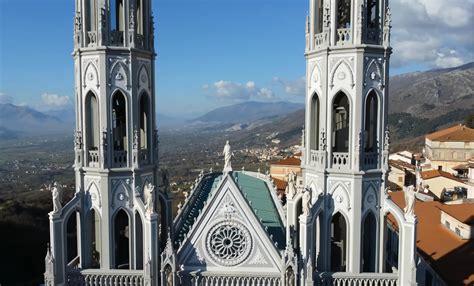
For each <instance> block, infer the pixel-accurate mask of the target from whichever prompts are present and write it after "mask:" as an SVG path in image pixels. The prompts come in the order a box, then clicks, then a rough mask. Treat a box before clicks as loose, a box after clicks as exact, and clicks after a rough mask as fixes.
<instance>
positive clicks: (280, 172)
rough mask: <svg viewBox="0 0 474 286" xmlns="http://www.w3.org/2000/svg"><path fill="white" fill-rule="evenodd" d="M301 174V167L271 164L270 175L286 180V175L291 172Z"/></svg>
mask: <svg viewBox="0 0 474 286" xmlns="http://www.w3.org/2000/svg"><path fill="white" fill-rule="evenodd" d="M291 171H293V172H295V174H296V175H298V176H301V167H300V166H292V165H270V175H271V176H272V178H276V179H280V180H283V181H285V182H286V176H287V175H288V174H289V173H290V172H291Z"/></svg>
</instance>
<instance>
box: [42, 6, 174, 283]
mask: <svg viewBox="0 0 474 286" xmlns="http://www.w3.org/2000/svg"><path fill="white" fill-rule="evenodd" d="M151 4H152V1H151V0H75V5H76V6H75V7H76V15H75V17H74V52H73V57H74V63H75V98H76V133H75V166H74V168H75V174H76V194H75V196H74V198H73V199H72V200H71V201H70V202H68V203H67V204H66V205H65V206H64V207H63V208H61V209H59V211H56V212H52V213H50V222H51V227H50V228H51V243H50V249H49V252H48V253H49V254H48V256H49V258H48V259H49V260H50V263H49V266H48V261H47V267H46V268H47V271H46V273H45V278H46V284H47V285H53V284H54V285H65V284H74V283H79V282H78V281H86V283H87V281H88V279H89V280H90V279H94V281H99V282H100V283H101V285H113V284H114V283H115V282H114V281H115V280H114V279H120V281H123V282H125V284H127V285H128V284H131V283H137V285H145V284H146V285H157V283H158V279H159V278H158V275H159V273H158V270H157V269H159V260H158V258H159V253H160V247H162V245H161V241H163V242H164V240H162V238H166V237H167V234H166V233H165V232H166V230H167V229H168V228H169V227H170V225H169V222H170V221H171V213H170V212H169V211H170V208H169V207H168V205H169V204H170V200H169V199H168V196H167V193H166V192H164V191H163V189H166V188H160V184H159V175H158V136H157V130H156V122H155V120H156V118H155V84H154V72H155V65H154V59H155V52H154V35H153V32H154V24H153V17H152V12H151V9H152V7H151ZM71 217H73V218H71ZM71 220H72V222H71ZM74 233H75V234H76V239H71V236H72V235H73V234H74ZM71 244H72V245H73V246H71ZM48 259H47V260H48ZM48 269H49V272H48ZM117 281H118V280H117ZM109 282H110V283H109ZM104 283H105V284H104ZM139 283H143V284H139ZM150 283H151V284H150Z"/></svg>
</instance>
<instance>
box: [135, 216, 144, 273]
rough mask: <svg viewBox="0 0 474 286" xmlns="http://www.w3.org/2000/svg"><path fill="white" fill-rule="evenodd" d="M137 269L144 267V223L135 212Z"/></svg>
mask: <svg viewBox="0 0 474 286" xmlns="http://www.w3.org/2000/svg"><path fill="white" fill-rule="evenodd" d="M135 269H137V270H142V269H143V224H142V218H141V216H140V214H139V213H138V212H135Z"/></svg>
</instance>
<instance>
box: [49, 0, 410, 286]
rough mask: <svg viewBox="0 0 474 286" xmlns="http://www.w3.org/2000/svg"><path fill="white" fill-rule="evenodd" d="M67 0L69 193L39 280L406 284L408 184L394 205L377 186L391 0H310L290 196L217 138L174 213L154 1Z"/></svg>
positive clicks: (384, 137) (53, 218) (383, 153)
mask: <svg viewBox="0 0 474 286" xmlns="http://www.w3.org/2000/svg"><path fill="white" fill-rule="evenodd" d="M75 2H76V15H75V30H74V53H73V56H74V62H75V93H76V109H77V112H76V133H75V165H74V166H75V167H74V168H75V177H76V193H75V195H74V197H73V199H72V200H71V201H69V202H67V204H65V205H64V206H62V205H61V201H60V200H59V199H55V200H54V206H55V207H54V210H53V211H52V212H51V213H50V214H49V217H50V244H49V246H48V251H47V255H46V259H45V266H46V271H45V284H46V285H349V284H350V285H380V286H385V285H387V286H388V285H415V284H416V282H415V274H414V273H415V268H416V267H415V238H416V237H415V236H416V217H415V216H414V215H413V212H412V209H413V205H412V204H410V202H412V200H410V198H408V199H407V203H408V205H407V208H406V210H405V211H403V210H401V209H400V208H398V207H397V206H396V205H395V204H394V203H393V202H392V201H391V200H390V195H389V192H388V189H387V186H386V184H387V175H388V145H389V133H388V131H387V129H386V126H387V104H388V100H387V96H388V69H389V60H390V54H391V48H390V28H391V27H390V25H391V15H390V9H389V7H388V1H387V0H367V1H360V0H311V1H310V13H309V16H308V19H307V26H306V61H307V70H306V74H307V87H306V119H305V120H306V123H305V126H306V132H305V135H304V136H303V140H302V154H303V155H302V169H303V174H302V178H297V177H296V175H295V174H294V173H290V174H288V179H287V181H288V183H289V184H288V188H287V190H286V198H287V203H286V205H283V204H282V202H281V201H280V199H279V198H278V197H277V190H276V187H275V185H274V183H273V181H272V179H271V178H270V176H268V175H265V174H261V173H260V172H249V171H245V170H242V171H235V170H233V169H232V166H231V159H232V150H231V147H230V144H229V142H227V144H226V146H225V148H224V151H223V154H224V163H225V164H224V168H223V170H222V171H217V172H215V171H212V170H210V171H209V172H207V173H205V172H201V174H200V175H199V176H198V178H196V180H195V182H194V185H193V187H192V189H191V191H190V193H189V194H188V195H187V196H186V198H185V201H184V203H183V204H180V205H179V206H178V213H177V215H176V217H174V218H173V217H172V213H171V202H172V200H173V195H172V193H171V192H170V191H169V181H168V174H167V173H166V172H160V171H159V169H158V163H159V162H158V143H159V142H158V136H157V130H156V123H155V120H156V118H155V93H154V90H155V87H154V80H153V79H154V59H155V53H154V35H153V33H154V24H153V17H152V14H151V4H152V1H151V0H108V1H107V0H75ZM301 181H302V182H303V183H302V184H300V183H298V182H301ZM53 193H54V194H55V197H56V198H58V197H59V196H58V193H59V190H58V189H57V187H53ZM388 218H390V219H392V220H395V221H396V224H397V227H398V229H397V231H398V232H399V234H400V235H399V244H398V247H395V249H398V253H396V256H397V259H393V257H392V256H393V255H392V253H390V257H388V255H389V254H388V250H390V251H391V252H393V249H394V247H393V245H392V244H393V241H392V239H391V236H389V234H390V233H392V232H391V231H393V229H392V228H390V227H389V226H388V224H387V219H388ZM389 228H390V229H389ZM71 233H75V234H76V236H75V237H76V238H73V239H71V235H70V234H71ZM387 243H391V245H390V247H387ZM389 258H390V259H389ZM389 262H390V263H389Z"/></svg>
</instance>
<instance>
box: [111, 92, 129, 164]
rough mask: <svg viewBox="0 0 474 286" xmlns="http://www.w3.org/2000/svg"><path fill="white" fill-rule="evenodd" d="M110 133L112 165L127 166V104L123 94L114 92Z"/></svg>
mask: <svg viewBox="0 0 474 286" xmlns="http://www.w3.org/2000/svg"><path fill="white" fill-rule="evenodd" d="M112 135H113V141H114V142H113V146H114V155H113V161H114V167H125V166H127V150H128V138H127V104H126V101H125V96H124V95H123V94H122V93H121V92H120V91H118V92H116V93H115V94H114V96H113V97H112Z"/></svg>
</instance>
